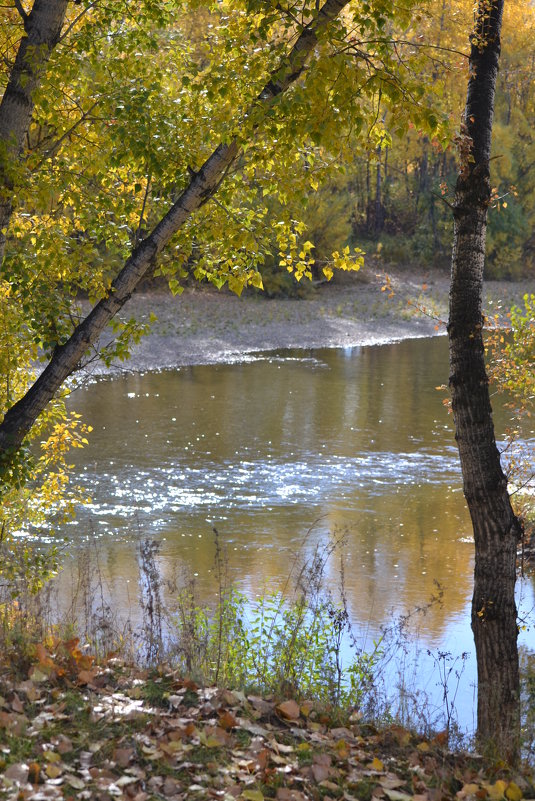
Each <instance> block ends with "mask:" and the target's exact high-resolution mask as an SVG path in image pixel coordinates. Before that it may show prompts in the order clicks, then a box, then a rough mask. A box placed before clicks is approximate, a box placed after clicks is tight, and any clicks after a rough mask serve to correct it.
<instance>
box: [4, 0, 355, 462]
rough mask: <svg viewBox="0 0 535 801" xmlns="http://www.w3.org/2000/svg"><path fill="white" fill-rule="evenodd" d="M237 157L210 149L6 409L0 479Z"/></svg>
mask: <svg viewBox="0 0 535 801" xmlns="http://www.w3.org/2000/svg"><path fill="white" fill-rule="evenodd" d="M44 1H45V2H48V0H44ZM58 1H59V0H56V2H58ZM348 2H349V0H326V2H325V3H324V5H323V6H322V7H321V9H320V10H319V11H318V12H317V14H316V15H315V17H314V19H313V20H312V21H311V22H309V23H308V24H307V25H306V26H305V27H304V28H303V29H302V31H301V33H300V34H299V36H298V38H297V40H296V42H295V44H294V45H293V47H292V49H291V50H290V52H289V53H288V55H287V57H286V58H285V59H284V60H283V61H282V63H281V64H279V66H278V69H277V70H276V71H275V73H274V77H273V78H272V79H271V80H269V81H268V82H267V83H266V85H265V87H264V89H263V90H262V91H261V93H260V95H259V96H258V98H257V99H256V101H255V102H254V103H253V105H252V107H251V108H250V109H249V113H250V114H256V113H257V111H258V109H262V107H269V105H270V103H271V101H272V100H273V99H274V98H275V97H277V96H278V95H280V94H282V93H283V92H285V91H286V90H287V89H288V88H289V87H290V86H291V84H292V83H293V82H294V81H296V80H297V78H298V77H299V76H300V75H301V73H302V71H303V68H304V66H305V64H306V61H307V59H308V57H309V56H310V54H311V53H312V51H313V49H314V48H315V46H316V44H317V42H318V37H319V36H321V34H322V33H323V31H324V30H325V29H326V28H328V26H329V25H330V23H331V22H332V21H333V20H334V19H335V18H336V17H337V16H338V15H339V13H340V12H341V10H342V9H343V8H344V6H346V5H347V4H348ZM239 154H240V145H239V142H238V139H237V138H235V139H233V140H232V141H230V142H229V143H226V144H220V145H219V146H218V147H217V148H216V149H215V150H214V152H213V153H212V155H211V156H210V157H209V158H208V159H207V160H206V161H205V163H204V164H203V166H202V167H201V169H200V170H199V172H197V173H196V174H195V175H193V176H192V178H191V180H190V182H189V184H188V186H187V187H186V189H184V191H183V192H182V194H181V195H180V197H179V198H178V200H177V201H176V202H175V204H174V205H173V206H172V208H171V209H170V210H169V211H168V213H167V214H166V215H165V216H164V217H163V218H162V220H161V221H160V222H159V223H158V225H156V227H155V228H154V230H153V231H152V232H151V233H150V234H149V236H147V237H146V239H144V240H143V241H142V242H141V243H140V244H139V245H138V246H137V247H136V248H135V249H134V251H133V252H132V255H131V256H130V258H129V259H128V260H127V261H126V263H125V264H124V266H123V268H122V269H121V271H120V272H119V274H118V275H117V277H116V278H115V280H114V281H113V283H112V286H111V289H110V292H109V294H108V295H107V296H106V297H105V298H103V299H102V300H101V301H100V302H99V303H97V304H96V306H95V307H94V308H93V309H92V310H91V312H90V313H89V314H88V316H87V317H86V318H85V319H84V320H83V321H82V322H81V323H80V325H78V326H77V328H76V329H75V330H74V332H73V334H72V335H71V336H70V338H69V339H68V340H67V341H66V342H65V343H64V344H62V345H61V346H60V347H58V348H56V350H55V351H54V354H53V356H52V358H51V360H50V362H49V363H48V365H47V367H46V368H45V370H44V371H43V372H42V373H41V375H40V376H39V378H38V379H37V380H36V382H35V383H34V384H33V385H32V386H31V387H30V389H29V390H28V392H27V393H26V394H25V395H24V396H23V397H22V398H21V399H20V400H19V401H17V403H15V404H14V405H13V406H12V407H11V408H10V409H9V410H8V411H7V413H6V415H5V417H4V420H3V422H2V423H1V424H0V477H1V472H2V470H5V469H6V467H9V464H10V461H11V457H12V455H13V454H14V452H15V451H17V450H18V448H19V447H20V446H21V444H22V441H23V439H24V437H25V436H26V434H28V432H29V431H30V429H31V427H32V425H33V424H34V422H35V421H36V419H37V417H38V416H39V414H41V412H42V411H44V409H45V408H46V405H47V404H48V402H49V401H50V400H51V399H52V398H53V396H54V394H55V393H56V392H57V390H58V389H59V388H60V386H61V385H62V383H63V382H64V381H65V379H66V378H67V377H68V376H69V375H71V373H73V372H74V371H75V370H76V369H77V368H78V367H79V365H80V362H81V360H82V358H83V356H84V354H85V353H86V352H87V351H88V349H89V347H90V346H91V345H92V344H94V343H95V342H97V340H98V338H99V336H100V334H101V333H102V331H103V330H104V328H105V327H106V325H107V324H108V323H109V321H110V320H111V319H112V317H113V316H114V315H115V314H116V313H117V312H118V311H119V309H121V308H122V307H123V306H124V304H125V303H126V302H127V301H128V299H129V297H130V296H131V294H132V292H133V291H134V290H135V288H136V287H137V286H138V284H139V283H140V281H141V280H142V278H143V276H144V275H145V274H146V272H147V271H148V270H149V268H150V267H151V266H152V264H153V263H154V259H155V258H156V257H157V256H158V254H159V253H160V252H161V251H162V249H163V248H164V247H165V246H166V245H167V243H168V242H169V240H170V239H171V237H173V236H174V234H176V233H177V232H178V231H179V230H180V228H181V226H182V225H183V224H184V222H185V221H186V220H187V219H188V218H189V217H190V216H191V215H192V214H193V213H194V212H195V211H196V210H197V209H199V208H200V207H201V206H202V205H203V204H204V203H205V202H206V201H207V200H209V198H210V197H211V196H212V195H213V194H214V193H215V192H216V191H217V189H218V186H219V184H220V183H221V181H222V180H223V179H224V177H225V174H226V172H227V170H228V169H229V167H230V165H231V164H232V163H233V162H234V161H235V160H236V158H237V157H238V155H239Z"/></svg>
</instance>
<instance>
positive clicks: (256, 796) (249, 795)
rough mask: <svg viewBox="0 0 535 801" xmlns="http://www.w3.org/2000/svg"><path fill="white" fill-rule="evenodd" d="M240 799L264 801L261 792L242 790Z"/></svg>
mask: <svg viewBox="0 0 535 801" xmlns="http://www.w3.org/2000/svg"><path fill="white" fill-rule="evenodd" d="M240 798H243V799H245V800H246V801H264V793H263V792H262V791H261V790H244V791H243V793H242V794H241V795H240Z"/></svg>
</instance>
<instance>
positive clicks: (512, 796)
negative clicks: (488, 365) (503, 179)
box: [504, 204, 524, 801]
mask: <svg viewBox="0 0 535 801" xmlns="http://www.w3.org/2000/svg"><path fill="white" fill-rule="evenodd" d="M504 205H505V204H504ZM523 795H524V794H523V793H522V790H521V789H520V787H519V786H518V784H515V783H514V782H509V784H508V785H507V789H506V790H505V797H506V798H508V799H509V801H520V799H521V798H523Z"/></svg>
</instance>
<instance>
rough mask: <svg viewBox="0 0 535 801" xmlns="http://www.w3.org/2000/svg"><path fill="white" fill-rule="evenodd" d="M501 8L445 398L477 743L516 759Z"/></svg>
mask: <svg viewBox="0 0 535 801" xmlns="http://www.w3.org/2000/svg"><path fill="white" fill-rule="evenodd" d="M502 11H503V0H491V2H489V0H480V2H479V7H478V14H477V18H476V30H475V32H474V34H473V35H472V40H471V41H472V50H471V56H470V79H469V84H468V95H467V101H466V110H465V126H466V137H467V138H466V147H465V148H462V164H461V170H460V174H459V177H458V179H457V185H456V195H455V203H454V242H453V255H452V273H451V287H450V316H449V324H448V335H449V344H450V373H451V374H450V390H451V397H452V407H453V415H454V421H455V437H456V440H457V444H458V447H459V455H460V461H461V467H462V474H463V488H464V494H465V497H466V502H467V504H468V508H469V511H470V516H471V519H472V525H473V530H474V541H475V573H474V594H473V600H472V630H473V633H474V640H475V646H476V656H477V671H478V703H477V738H478V741H479V743H480V745H482V746H484V747H489V746H490V747H492V748H493V749H495V750H496V751H497V752H498V753H499V754H501V755H502V756H504V757H507V758H508V759H509V760H511V761H513V762H514V761H516V760H517V758H518V747H519V734H520V698H519V672H518V650H517V615H516V605H515V595H514V593H515V557H516V546H517V542H518V539H519V536H520V532H521V527H520V524H519V521H518V520H517V518H516V517H515V515H514V512H513V510H512V507H511V502H510V498H509V494H508V492H507V479H506V477H505V475H504V473H503V471H502V468H501V464H500V455H499V452H498V449H497V447H496V441H495V435H494V425H493V421H492V409H491V404H490V397H489V389H488V377H487V373H486V368H485V359H484V346H483V316H482V309H481V304H482V290H483V268H484V261H485V236H486V228H487V210H488V206H489V202H490V194H491V187H490V171H489V166H490V148H491V135H492V121H493V113H494V93H495V87H496V77H497V72H498V63H499V55H500V29H501V20H502Z"/></svg>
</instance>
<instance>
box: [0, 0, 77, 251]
mask: <svg viewBox="0 0 535 801" xmlns="http://www.w3.org/2000/svg"><path fill="white" fill-rule="evenodd" d="M67 3H68V0H35V2H34V4H33V7H32V10H31V12H30V13H29V14H26V13H25V12H24V10H23V9H22V7H21V8H20V10H19V13H20V15H21V17H22V21H23V24H24V35H23V36H22V38H21V40H20V43H19V48H18V51H17V55H16V58H15V63H14V65H13V68H12V70H11V74H10V77H9V81H8V84H7V86H6V89H5V91H4V95H3V97H2V102H1V103H0V264H1V263H2V261H3V258H4V251H5V245H6V234H7V229H8V226H9V222H10V220H11V215H12V214H13V208H14V200H15V190H16V177H15V176H16V172H17V167H18V166H19V165H20V157H21V153H22V150H23V147H24V140H25V137H26V134H27V133H28V131H29V128H30V123H31V120H32V115H33V109H34V99H33V95H34V93H35V90H36V89H37V88H38V87H39V82H40V80H41V77H42V75H43V73H44V71H45V69H46V66H47V64H48V60H49V58H50V54H51V53H52V51H53V49H54V47H55V46H56V44H57V43H58V41H59V38H60V35H61V28H62V26H63V21H64V19H65V14H66V12H67Z"/></svg>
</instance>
